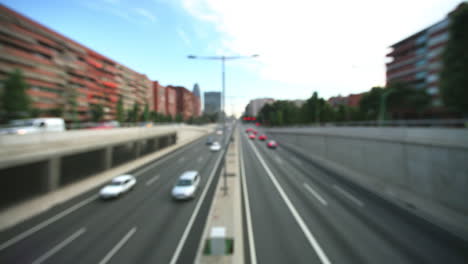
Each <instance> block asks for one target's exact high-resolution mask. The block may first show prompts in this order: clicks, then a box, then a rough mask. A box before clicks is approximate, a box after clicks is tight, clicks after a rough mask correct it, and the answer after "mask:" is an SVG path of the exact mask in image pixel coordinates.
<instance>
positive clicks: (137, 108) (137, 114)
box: [130, 102, 140, 123]
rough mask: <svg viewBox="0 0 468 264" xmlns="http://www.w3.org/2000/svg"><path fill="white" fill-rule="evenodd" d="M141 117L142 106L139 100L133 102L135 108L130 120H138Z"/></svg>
mask: <svg viewBox="0 0 468 264" xmlns="http://www.w3.org/2000/svg"><path fill="white" fill-rule="evenodd" d="M139 117H140V106H139V105H138V103H137V102H135V103H133V109H132V112H131V116H130V122H134V123H136V122H138V121H140V120H139Z"/></svg>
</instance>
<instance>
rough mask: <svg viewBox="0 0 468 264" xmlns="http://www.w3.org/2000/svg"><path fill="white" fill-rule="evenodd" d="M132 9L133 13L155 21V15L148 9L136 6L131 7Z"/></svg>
mask: <svg viewBox="0 0 468 264" xmlns="http://www.w3.org/2000/svg"><path fill="white" fill-rule="evenodd" d="M133 11H135V13H137V14H138V15H140V16H143V17H145V18H147V19H148V20H150V21H151V22H156V16H154V15H153V14H152V13H151V12H150V11H148V10H146V9H143V8H139V7H136V8H133Z"/></svg>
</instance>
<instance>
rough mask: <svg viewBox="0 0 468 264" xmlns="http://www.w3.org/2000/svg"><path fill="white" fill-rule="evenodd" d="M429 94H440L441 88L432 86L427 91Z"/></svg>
mask: <svg viewBox="0 0 468 264" xmlns="http://www.w3.org/2000/svg"><path fill="white" fill-rule="evenodd" d="M427 93H428V94H430V95H434V94H438V93H439V87H437V86H431V87H429V88H428V89H427Z"/></svg>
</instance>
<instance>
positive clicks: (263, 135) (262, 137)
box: [258, 134, 267, 140]
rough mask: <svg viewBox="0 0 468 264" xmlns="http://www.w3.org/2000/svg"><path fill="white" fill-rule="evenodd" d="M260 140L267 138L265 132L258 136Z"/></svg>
mask: <svg viewBox="0 0 468 264" xmlns="http://www.w3.org/2000/svg"><path fill="white" fill-rule="evenodd" d="M258 139H259V140H266V139H267V136H266V135H265V134H261V135H260V136H259V137H258Z"/></svg>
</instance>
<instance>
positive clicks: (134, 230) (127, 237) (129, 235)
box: [99, 226, 137, 264]
mask: <svg viewBox="0 0 468 264" xmlns="http://www.w3.org/2000/svg"><path fill="white" fill-rule="evenodd" d="M136 230H137V228H136V226H135V227H133V228H132V229H131V230H130V231H128V233H127V234H126V235H125V236H124V237H123V238H122V239H121V240H120V241H119V243H117V245H115V246H114V247H113V248H112V250H111V251H109V253H107V255H106V256H105V257H104V258H103V259H102V260H101V261H100V262H99V264H106V263H107V262H109V260H110V259H111V258H112V257H113V256H114V255H115V253H117V251H118V250H119V249H120V248H121V247H123V245H124V244H125V243H127V241H128V240H129V239H130V237H132V236H133V234H134V233H135V232H136Z"/></svg>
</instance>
